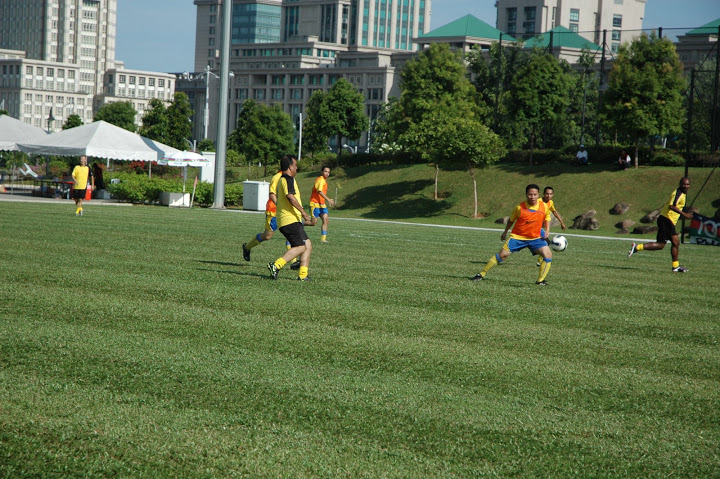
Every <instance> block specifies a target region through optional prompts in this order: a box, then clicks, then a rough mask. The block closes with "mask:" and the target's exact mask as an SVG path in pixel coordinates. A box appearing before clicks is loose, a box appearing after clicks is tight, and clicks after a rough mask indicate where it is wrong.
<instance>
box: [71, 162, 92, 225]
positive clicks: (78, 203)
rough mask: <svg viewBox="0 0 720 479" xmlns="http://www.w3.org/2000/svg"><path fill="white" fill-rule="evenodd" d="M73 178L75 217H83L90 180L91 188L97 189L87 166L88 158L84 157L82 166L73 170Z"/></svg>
mask: <svg viewBox="0 0 720 479" xmlns="http://www.w3.org/2000/svg"><path fill="white" fill-rule="evenodd" d="M72 178H73V181H74V182H75V184H74V186H73V199H74V200H75V216H82V215H83V206H82V205H83V200H84V199H85V193H86V192H87V187H88V179H89V180H90V181H91V182H92V183H91V186H92V188H93V189H94V188H95V182H94V178H93V175H92V172H91V171H90V168H89V167H88V165H87V156H85V155H82V156H81V157H80V164H79V165H77V166H76V167H75V168H73V171H72Z"/></svg>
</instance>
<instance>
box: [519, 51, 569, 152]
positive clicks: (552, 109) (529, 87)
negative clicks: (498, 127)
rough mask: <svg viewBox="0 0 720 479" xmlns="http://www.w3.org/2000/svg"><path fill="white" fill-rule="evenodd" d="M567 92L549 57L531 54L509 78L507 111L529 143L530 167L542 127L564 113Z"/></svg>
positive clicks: (561, 72)
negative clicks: (512, 76)
mask: <svg viewBox="0 0 720 479" xmlns="http://www.w3.org/2000/svg"><path fill="white" fill-rule="evenodd" d="M569 93H570V81H569V77H568V75H567V73H566V71H564V70H563V68H562V67H561V65H560V62H558V60H557V59H556V58H555V57H553V56H552V55H550V54H535V55H531V57H530V59H529V60H528V62H527V64H526V65H524V66H523V67H522V68H520V69H519V70H518V72H517V74H516V75H515V77H514V78H513V81H512V84H511V86H510V95H509V98H508V103H509V105H508V111H509V113H510V116H511V118H513V119H515V121H517V122H518V124H519V126H520V127H521V129H522V131H523V134H524V135H525V137H526V138H528V140H529V146H530V165H532V164H533V152H534V150H535V143H536V140H537V138H538V136H539V135H540V134H541V133H542V131H543V126H545V125H551V124H553V123H555V122H556V121H558V120H559V119H560V118H561V116H562V115H564V114H565V113H566V109H567V107H568V105H569V99H568V98H569Z"/></svg>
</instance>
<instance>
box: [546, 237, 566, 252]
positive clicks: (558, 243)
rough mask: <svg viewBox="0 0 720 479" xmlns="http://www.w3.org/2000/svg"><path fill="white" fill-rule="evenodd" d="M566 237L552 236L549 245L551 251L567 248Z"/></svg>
mask: <svg viewBox="0 0 720 479" xmlns="http://www.w3.org/2000/svg"><path fill="white" fill-rule="evenodd" d="M567 244H568V242H567V238H565V237H564V236H560V235H558V236H553V239H551V240H550V247H551V248H552V249H553V251H565V249H566V248H567Z"/></svg>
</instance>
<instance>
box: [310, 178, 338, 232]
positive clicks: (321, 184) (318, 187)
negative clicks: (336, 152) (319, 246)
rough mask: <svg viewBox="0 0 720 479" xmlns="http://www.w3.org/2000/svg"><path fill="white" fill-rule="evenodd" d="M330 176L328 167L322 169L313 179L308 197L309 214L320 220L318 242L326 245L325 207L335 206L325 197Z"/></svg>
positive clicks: (326, 220)
mask: <svg viewBox="0 0 720 479" xmlns="http://www.w3.org/2000/svg"><path fill="white" fill-rule="evenodd" d="M329 176H330V167H329V166H327V165H325V166H323V167H322V170H321V173H320V176H318V177H317V178H316V179H315V184H314V185H313V189H312V194H311V195H310V212H311V213H312V215H313V216H314V217H315V218H320V219H322V230H321V231H320V242H321V243H327V242H328V241H327V233H328V209H327V205H330V206H335V201H333V200H332V199H331V198H328V196H327V189H328V184H327V179H328V177H329Z"/></svg>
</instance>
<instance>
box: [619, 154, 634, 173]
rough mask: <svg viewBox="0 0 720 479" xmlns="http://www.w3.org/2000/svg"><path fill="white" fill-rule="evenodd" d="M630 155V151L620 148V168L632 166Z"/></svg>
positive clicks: (624, 168)
mask: <svg viewBox="0 0 720 479" xmlns="http://www.w3.org/2000/svg"><path fill="white" fill-rule="evenodd" d="M631 161H632V160H631V158H630V155H628V152H627V151H625V150H620V158H618V168H620V169H621V170H626V169H628V168H630V162H631Z"/></svg>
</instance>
